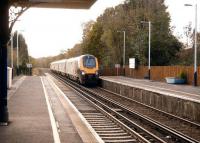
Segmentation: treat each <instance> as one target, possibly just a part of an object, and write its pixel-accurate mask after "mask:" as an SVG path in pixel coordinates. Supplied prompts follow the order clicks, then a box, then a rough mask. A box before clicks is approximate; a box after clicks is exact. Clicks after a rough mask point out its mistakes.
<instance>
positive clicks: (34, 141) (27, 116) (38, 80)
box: [0, 76, 84, 143]
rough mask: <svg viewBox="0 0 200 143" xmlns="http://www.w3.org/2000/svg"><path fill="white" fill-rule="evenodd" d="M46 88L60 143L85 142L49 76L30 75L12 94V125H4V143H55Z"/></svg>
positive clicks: (1, 141)
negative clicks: (52, 85)
mask: <svg viewBox="0 0 200 143" xmlns="http://www.w3.org/2000/svg"><path fill="white" fill-rule="evenodd" d="M44 87H45V88H46V94H47V95H48V96H49V99H48V100H49V102H50V103H51V104H50V105H51V106H52V107H51V108H52V111H53V116H54V118H55V120H56V125H57V130H58V136H59V138H60V142H64V143H82V142H84V141H83V140H82V138H81V137H80V135H79V133H78V132H77V130H76V128H75V127H74V125H73V124H72V121H71V119H70V117H69V115H68V114H67V113H66V111H65V110H64V108H63V107H62V104H60V101H59V99H58V97H57V96H56V95H55V94H56V92H55V91H54V90H53V88H52V87H51V85H50V83H49V82H48V80H47V79H46V77H38V76H32V77H30V76H29V77H21V78H20V79H17V80H16V81H15V82H14V84H13V86H12V88H11V89H10V90H9V91H8V111H9V125H8V126H0V143H53V142H55V136H54V133H53V130H54V129H53V127H52V122H51V120H50V113H49V110H48V105H47V101H46V99H47V98H46V96H45V92H44ZM71 94H72V93H71ZM58 125H60V126H58Z"/></svg>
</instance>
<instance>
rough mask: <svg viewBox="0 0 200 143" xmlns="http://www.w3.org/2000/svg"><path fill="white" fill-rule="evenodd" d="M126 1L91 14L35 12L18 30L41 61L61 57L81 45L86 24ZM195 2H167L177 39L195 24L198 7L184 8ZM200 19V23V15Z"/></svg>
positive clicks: (100, 0)
mask: <svg viewBox="0 0 200 143" xmlns="http://www.w3.org/2000/svg"><path fill="white" fill-rule="evenodd" d="M123 1H124V0H97V2H96V3H95V4H94V5H93V6H92V7H91V9H90V10H67V9H41V8H40V9H38V8H31V9H29V10H28V11H26V12H25V13H24V14H23V15H22V16H21V17H20V21H18V22H17V23H16V24H15V26H14V30H16V29H18V30H19V31H23V32H22V33H23V35H24V36H25V39H26V42H27V44H28V48H29V51H30V55H31V56H33V57H35V58H38V57H44V56H53V55H57V54H59V53H60V52H61V51H62V50H66V49H67V48H72V47H73V46H74V44H76V43H79V42H81V39H82V24H83V23H85V22H87V21H89V20H95V19H96V18H97V17H98V16H99V15H100V14H101V13H103V11H104V9H105V8H107V7H114V6H116V5H118V4H120V3H123ZM195 1H196V0H166V5H167V6H168V11H169V12H170V14H171V18H172V21H171V25H172V26H175V27H176V29H175V32H174V33H175V35H180V34H182V33H183V27H184V26H186V25H187V24H188V23H189V22H192V24H194V7H184V4H185V3H192V4H194V3H195ZM198 5H199V6H200V1H199V0H198ZM198 13H199V12H198ZM198 17H199V18H198V19H200V14H199V15H198ZM198 27H200V26H199V24H198ZM198 29H199V28H198Z"/></svg>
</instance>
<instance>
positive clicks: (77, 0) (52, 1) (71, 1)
mask: <svg viewBox="0 0 200 143" xmlns="http://www.w3.org/2000/svg"><path fill="white" fill-rule="evenodd" d="M9 1H10V4H11V5H12V6H30V7H42V8H72V9H88V8H90V7H91V6H92V5H93V4H94V3H95V1H96V0H9Z"/></svg>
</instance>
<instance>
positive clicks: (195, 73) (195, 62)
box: [185, 2, 197, 86]
mask: <svg viewBox="0 0 200 143" xmlns="http://www.w3.org/2000/svg"><path fill="white" fill-rule="evenodd" d="M185 6H193V5H192V4H185ZM193 84H194V86H197V2H196V4H195V29H194V79H193Z"/></svg>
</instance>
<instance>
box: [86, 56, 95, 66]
mask: <svg viewBox="0 0 200 143" xmlns="http://www.w3.org/2000/svg"><path fill="white" fill-rule="evenodd" d="M83 65H84V67H87V68H93V67H96V61H95V58H94V57H93V56H85V57H83Z"/></svg>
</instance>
